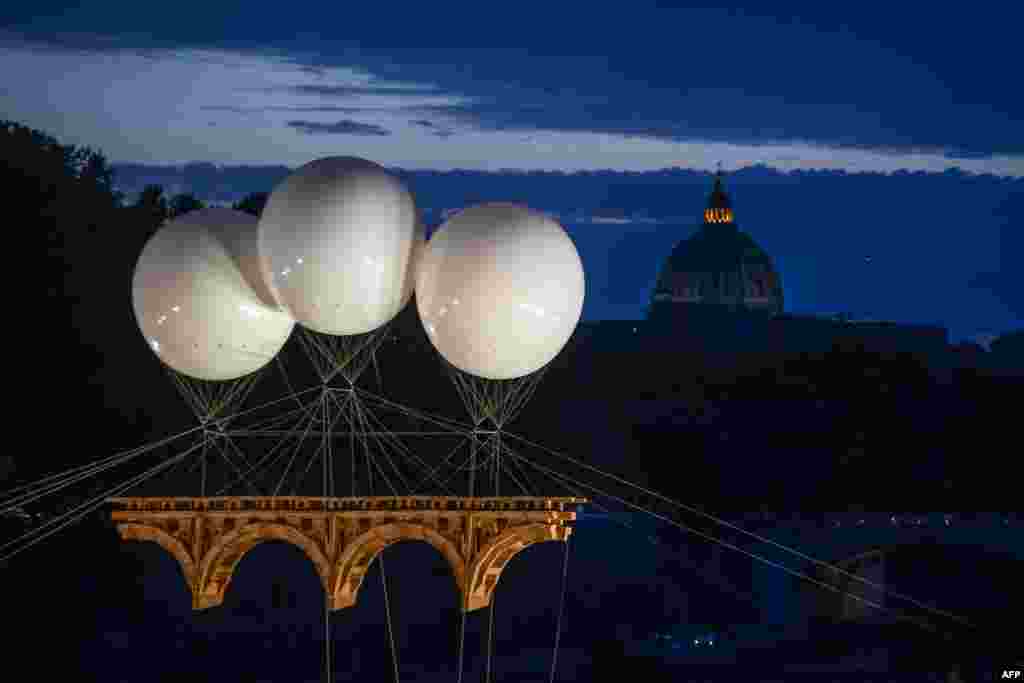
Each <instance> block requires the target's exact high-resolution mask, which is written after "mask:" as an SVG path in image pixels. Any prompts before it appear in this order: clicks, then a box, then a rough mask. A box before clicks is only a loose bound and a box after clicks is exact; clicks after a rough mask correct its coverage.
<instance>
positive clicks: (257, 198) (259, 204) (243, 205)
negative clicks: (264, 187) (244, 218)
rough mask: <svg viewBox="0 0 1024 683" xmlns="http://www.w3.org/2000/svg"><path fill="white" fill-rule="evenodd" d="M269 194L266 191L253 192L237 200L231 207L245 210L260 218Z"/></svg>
mask: <svg viewBox="0 0 1024 683" xmlns="http://www.w3.org/2000/svg"><path fill="white" fill-rule="evenodd" d="M268 196H269V195H268V194H267V193H266V192H252V193H250V194H247V195H245V196H244V197H242V199H240V200H239V201H237V202H235V204H234V205H233V206H232V207H231V208H233V209H234V210H235V211H244V212H245V213H248V214H252V215H253V216H256V217H257V218H258V217H259V216H260V215H261V214H262V213H263V207H264V206H266V205H267V197H268Z"/></svg>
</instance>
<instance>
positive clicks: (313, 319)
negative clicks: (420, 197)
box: [259, 157, 426, 335]
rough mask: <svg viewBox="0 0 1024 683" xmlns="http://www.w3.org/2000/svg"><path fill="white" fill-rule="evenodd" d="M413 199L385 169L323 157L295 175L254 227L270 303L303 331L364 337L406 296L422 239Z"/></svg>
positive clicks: (360, 161)
mask: <svg viewBox="0 0 1024 683" xmlns="http://www.w3.org/2000/svg"><path fill="white" fill-rule="evenodd" d="M417 218H418V214H417V211H416V206H415V202H414V200H413V197H412V194H411V193H410V192H409V191H408V190H407V189H406V188H405V186H404V185H403V184H402V182H401V181H400V180H399V179H398V178H396V177H395V176H393V175H392V174H391V173H389V172H388V171H387V170H386V169H385V168H383V167H382V166H379V165H378V164H375V163H373V162H372V161H367V160H365V159H358V158H354V157H328V158H325V159H318V160H316V161H312V162H310V163H308V164H306V165H305V166H302V167H300V168H298V169H296V170H295V172H293V173H292V174H291V175H290V176H288V177H287V178H286V179H285V180H284V181H283V182H282V183H281V184H280V185H278V186H277V187H276V188H275V189H274V191H273V192H272V193H271V194H270V197H269V199H268V200H267V205H266V207H265V208H264V210H263V215H262V216H261V217H260V222H259V252H260V260H261V264H262V268H263V270H264V275H265V278H266V280H267V282H268V283H269V284H270V288H271V290H272V292H273V295H274V297H275V300H276V301H277V302H278V303H279V304H280V305H281V306H282V307H283V308H284V309H286V310H287V311H289V312H290V313H291V315H292V317H294V318H295V320H296V321H297V322H298V323H299V324H300V325H302V326H304V327H307V328H309V329H311V330H313V331H315V332H322V333H325V334H333V335H356V334H364V333H366V332H370V331H372V330H375V329H377V328H378V327H380V326H381V325H383V324H384V323H386V322H388V321H390V320H391V319H392V318H394V317H395V316H396V315H397V314H398V313H399V311H401V310H402V308H404V307H405V305H406V304H407V303H408V302H409V299H410V298H411V296H412V291H413V285H414V276H415V258H416V254H417V253H418V252H419V250H420V248H421V246H422V243H423V242H424V241H425V239H426V238H425V231H424V227H423V225H422V224H421V223H420V222H419V221H418V220H417Z"/></svg>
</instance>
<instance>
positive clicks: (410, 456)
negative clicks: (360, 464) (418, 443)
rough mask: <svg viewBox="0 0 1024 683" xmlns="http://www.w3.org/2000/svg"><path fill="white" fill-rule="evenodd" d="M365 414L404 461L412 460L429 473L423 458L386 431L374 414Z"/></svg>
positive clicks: (390, 432) (396, 436) (367, 412)
mask: <svg viewBox="0 0 1024 683" xmlns="http://www.w3.org/2000/svg"><path fill="white" fill-rule="evenodd" d="M366 414H367V416H368V417H369V418H370V420H372V422H373V423H374V424H375V425H376V426H377V427H379V429H380V431H381V433H382V434H383V436H384V438H385V439H390V440H391V443H392V446H393V447H394V448H395V450H396V451H397V452H398V454H399V455H401V456H402V457H405V458H406V460H414V461H415V462H416V463H417V464H418V465H420V466H421V467H422V468H423V469H424V470H426V471H428V472H429V470H430V466H429V465H428V464H427V463H426V461H425V460H424V459H423V458H421V457H420V456H418V455H416V453H414V452H413V451H412V449H410V448H409V447H408V446H406V445H405V444H404V443H402V440H401V439H399V438H398V435H397V434H396V433H395V432H392V431H390V430H388V429H387V426H386V425H385V424H384V422H383V421H382V420H381V419H380V418H379V417H377V415H376V414H374V413H373V412H372V411H369V410H368V411H366ZM403 434H408V432H403ZM413 434H415V433H413ZM404 483H405V485H406V487H407V488H409V484H408V482H404ZM409 490H410V491H411V490H412V489H411V488H409Z"/></svg>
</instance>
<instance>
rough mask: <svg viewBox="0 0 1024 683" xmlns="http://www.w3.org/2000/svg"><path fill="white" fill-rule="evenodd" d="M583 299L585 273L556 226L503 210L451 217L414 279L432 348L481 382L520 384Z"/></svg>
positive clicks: (571, 324) (553, 351) (573, 319)
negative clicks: (518, 381)
mask: <svg viewBox="0 0 1024 683" xmlns="http://www.w3.org/2000/svg"><path fill="white" fill-rule="evenodd" d="M583 294H584V280H583V264H582V263H581V261H580V256H579V253H577V251H576V246H575V245H574V244H573V243H572V240H571V239H570V238H569V235H568V234H566V232H565V230H564V229H563V228H562V226H560V225H559V224H558V223H557V222H556V221H554V220H553V219H551V218H549V217H547V216H545V215H544V214H542V213H539V212H537V211H534V210H532V209H529V208H527V207H524V206H517V205H515V204H506V203H491V204H481V205H478V206H474V207H471V208H468V209H465V210H464V211H461V212H460V213H457V214H455V215H454V216H452V217H451V218H449V219H448V221H446V222H445V223H444V225H442V226H441V227H440V228H439V229H438V231H437V232H436V233H434V235H433V236H432V237H431V238H430V241H429V242H428V243H427V246H426V249H425V250H424V254H423V257H422V259H421V262H420V266H419V269H418V272H417V277H416V306H417V309H418V310H419V314H420V319H421V320H422V322H423V326H424V328H426V331H427V335H428V336H429V337H430V340H431V342H433V344H434V346H435V348H437V350H438V351H439V352H440V353H441V355H442V356H444V358H445V359H446V360H447V361H448V362H449V363H451V364H452V365H454V366H455V367H457V368H458V369H460V370H462V371H464V372H468V373H470V374H472V375H476V376H478V377H483V378H485V379H498V380H500V379H513V378H516V377H522V376H524V375H528V374H530V373H532V372H535V371H537V370H539V369H540V368H542V367H544V366H545V365H546V364H547V363H549V362H550V361H551V360H552V359H553V358H554V357H555V356H557V355H558V352H559V351H561V350H562V347H564V346H565V344H566V342H568V341H569V337H570V336H572V332H573V330H574V329H575V328H576V324H577V323H578V322H579V319H580V314H581V313H582V312H583Z"/></svg>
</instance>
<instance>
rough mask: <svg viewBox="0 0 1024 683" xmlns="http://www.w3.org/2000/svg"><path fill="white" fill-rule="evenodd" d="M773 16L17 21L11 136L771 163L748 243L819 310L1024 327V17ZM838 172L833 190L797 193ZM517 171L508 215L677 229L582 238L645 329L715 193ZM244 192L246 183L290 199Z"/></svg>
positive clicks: (547, 159)
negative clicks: (663, 272)
mask: <svg viewBox="0 0 1024 683" xmlns="http://www.w3.org/2000/svg"><path fill="white" fill-rule="evenodd" d="M750 5H751V6H749V7H743V6H736V5H733V6H728V7H726V6H719V7H713V8H694V7H690V8H679V7H675V6H673V7H659V6H658V3H645V2H630V3H628V6H624V5H616V4H610V5H607V6H605V5H599V4H597V5H595V4H593V3H587V4H573V3H551V2H547V3H531V2H517V3H513V4H509V5H507V6H506V7H505V8H504V9H503V10H502V11H501V12H498V11H497V10H496V9H495V8H494V7H491V6H486V5H484V4H481V3H451V2H447V3H408V4H405V3H403V4H401V6H391V5H381V4H374V3H359V4H358V5H353V4H350V3H329V4H324V5H322V6H317V7H315V8H314V7H309V8H307V7H298V6H287V5H282V4H281V3H275V4H273V5H271V4H254V3H252V2H246V3H240V2H216V3H202V2H195V1H194V0H183V1H182V2H177V3H175V4H174V5H173V6H169V7H168V8H167V9H165V10H161V12H160V13H159V14H154V12H153V8H152V6H150V5H146V4H145V3H143V4H139V3H129V2H91V3H77V4H74V3H72V4H69V3H58V2H49V1H47V0H43V1H42V2H33V3H28V4H26V3H14V4H11V3H8V6H7V7H5V8H4V9H3V10H0V72H2V73H3V74H4V78H3V82H2V84H0V118H8V119H13V120H15V121H18V122H21V123H24V124H26V125H29V126H32V127H35V128H39V129H41V130H44V131H45V132H47V133H49V134H51V135H53V136H55V137H57V138H58V139H59V140H60V141H61V142H63V143H71V144H78V145H89V146H92V147H94V148H98V149H100V150H101V151H103V153H104V154H105V155H106V156H107V157H108V158H109V159H110V160H111V161H113V162H115V163H128V162H137V163H143V164H150V165H152V164H180V163H185V162H191V161H206V162H213V163H216V164H229V165H237V164H252V165H277V166H279V167H284V166H287V167H292V168H294V167H296V166H298V165H301V164H304V163H306V162H308V161H311V160H312V159H315V158H319V157H324V156H330V155H336V154H344V155H354V156H362V157H365V158H368V159H372V160H374V161H377V162H379V163H382V164H385V165H388V166H391V167H401V168H404V169H423V170H428V169H429V170H435V171H443V170H450V169H454V168H461V169H471V170H475V171H494V172H497V171H501V170H508V169H520V170H523V169H531V170H538V169H540V170H550V171H563V172H572V171H578V170H594V169H608V170H610V171H613V172H617V173H620V174H626V173H629V172H632V173H635V172H638V171H655V170H658V169H664V168H669V167H673V168H677V169H692V170H697V171H707V170H710V169H713V168H714V167H715V165H716V163H717V162H719V161H721V162H722V164H723V166H724V168H725V169H727V170H736V169H743V168H747V169H749V168H750V167H751V166H754V165H760V166H763V167H767V169H769V170H770V171H776V172H778V173H776V174H774V175H772V174H765V173H761V172H757V173H755V174H754V175H752V176H750V177H749V178H748V180H749V183H747V184H746V185H745V183H746V181H743V180H741V179H739V177H737V181H736V183H737V184H736V185H735V186H734V187H735V188H736V190H737V197H736V199H737V201H738V203H739V204H738V211H739V216H740V222H741V225H742V226H743V227H744V229H746V230H748V231H749V232H750V233H751V234H752V235H753V236H754V237H755V238H756V239H758V240H759V241H761V242H762V244H763V246H764V247H765V248H766V249H768V251H769V252H770V253H771V254H772V255H773V256H774V258H775V259H776V261H777V262H778V264H779V265H780V268H781V270H782V273H783V282H784V284H785V285H786V287H787V302H789V303H790V304H791V308H792V309H793V310H795V311H797V312H834V311H837V310H847V311H852V312H854V313H856V314H860V315H865V316H873V317H884V318H890V319H897V320H905V321H913V322H938V323H941V324H945V325H948V326H949V327H950V329H951V331H952V334H953V337H954V338H960V337H965V336H970V335H974V334H978V333H997V332H1001V331H1004V330H1006V329H1011V328H1014V327H1019V326H1020V324H1021V316H1022V313H1021V311H1022V309H1024V302H1022V300H1021V294H1020V292H1021V291H1024V286H1021V284H1020V279H1019V275H1017V274H1016V273H1015V272H1014V270H1015V267H1014V255H1015V254H1016V253H1019V252H1020V238H1019V235H1020V226H1021V221H1022V217H1024V209H1022V208H1021V207H1022V202H1021V199H1020V197H1021V195H1022V194H1024V192H1022V187H1024V185H1022V182H1024V181H1022V178H1024V91H1022V89H1021V88H1020V87H1019V86H1018V85H1017V84H1018V81H1019V74H1017V73H1016V71H1017V68H1018V67H1017V63H1018V62H1019V55H1018V54H1017V52H1018V51H1019V50H1018V41H1019V36H1018V35H1016V34H1018V33H1019V27H1020V26H1021V19H1024V16H1022V14H1024V10H1021V9H1020V8H1019V5H1018V4H1017V3H1002V2H998V3H996V2H993V3H976V4H973V5H970V6H964V5H942V4H932V5H929V6H928V7H927V9H920V8H919V7H918V6H916V5H912V4H907V5H903V4H898V3H887V4H877V3H857V4H853V5H851V4H849V3H840V4H834V3H821V2H814V3H812V2H801V3H788V4H787V5H785V6H782V5H780V4H778V3H772V4H771V5H765V4H763V3H751V4H750ZM951 169H954V170H951ZM812 170H825V171H829V172H830V174H826V175H823V176H810V175H806V174H803V175H801V174H797V175H791V176H786V175H785V174H787V173H788V174H793V173H794V172H797V171H801V172H807V171H812ZM897 171H909V172H910V173H897ZM741 173H742V172H741ZM496 178H497V181H498V182H501V183H505V187H506V188H507V190H506V191H505V192H504V196H503V197H500V198H505V199H507V198H515V199H516V200H519V201H523V202H525V203H527V204H530V205H535V206H539V208H543V209H545V210H549V211H554V212H557V213H559V215H570V214H573V213H574V212H575V213H579V212H582V213H584V214H587V213H592V212H593V211H594V210H596V209H605V210H610V211H611V212H612V213H613V214H615V212H616V211H621V215H626V216H633V217H635V216H637V215H640V214H645V213H646V214H647V215H649V216H653V217H655V218H657V219H658V221H660V222H659V223H658V224H641V223H636V222H634V223H631V224H629V225H604V226H599V227H598V228H596V229H588V230H584V229H582V228H581V229H578V230H576V231H575V232H574V238H576V239H577V243H578V245H579V247H580V250H581V253H582V254H583V256H584V261H585V263H584V265H585V268H586V269H587V271H588V278H589V279H588V293H587V296H588V300H587V309H586V310H585V317H587V318H591V319H593V318H635V317H640V316H642V315H643V310H642V309H643V305H644V303H645V302H646V300H647V297H648V294H649V289H650V286H651V284H652V283H653V279H654V277H655V275H656V271H657V269H658V267H659V266H660V262H661V261H662V259H663V258H664V256H665V254H666V253H667V251H668V250H669V249H670V248H671V245H672V244H673V243H674V241H676V240H677V239H681V238H682V237H685V236H686V235H687V234H688V231H689V230H690V229H691V228H692V222H693V220H694V219H696V218H697V217H698V216H699V212H700V210H701V207H702V204H703V201H704V195H705V189H704V187H703V185H701V184H698V183H694V182H690V181H692V180H693V179H692V178H691V179H689V180H688V181H687V182H686V183H682V184H678V185H673V184H672V183H673V182H675V179H673V180H672V181H671V182H669V183H668V184H665V179H663V178H662V179H657V178H652V179H651V185H652V187H653V185H657V184H659V183H660V185H659V187H658V188H657V189H656V190H653V189H651V188H646V189H644V188H641V189H637V183H636V182H634V181H636V180H637V178H636V177H632V178H631V177H630V176H628V175H621V176H620V177H619V178H617V179H614V180H613V181H612V182H611V183H610V184H609V183H605V184H603V185H602V184H601V183H598V182H596V181H595V182H594V183H592V186H590V189H588V190H586V191H584V192H583V193H582V195H580V196H574V197H572V198H569V197H568V196H567V195H566V196H564V197H562V198H561V201H560V202H558V203H556V204H552V202H551V201H549V196H548V195H551V194H552V193H551V192H547V191H542V190H540V189H538V188H539V187H540V186H538V185H536V184H534V185H531V186H529V188H527V186H526V185H522V184H519V183H520V179H517V178H515V177H510V176H508V175H504V174H503V175H498V176H496ZM787 178H788V179H787ZM852 178H857V179H858V180H857V181H856V182H851V179H852ZM928 178H934V179H935V182H928V180H927V179H928ZM1011 178H1012V179H1014V180H1012V181H1008V180H1007V179H1011ZM234 180H235V177H234V176H231V175H227V176H225V178H224V179H223V182H224V183H226V185H227V187H226V188H220V190H225V189H226V190H227V191H228V192H229V193H231V192H236V193H237V192H240V191H242V190H245V191H251V190H269V189H271V187H269V186H268V187H252V186H251V183H248V185H249V186H246V187H243V186H242V185H243V184H242V183H237V184H234ZM793 180H796V181H798V182H797V183H796V184H794V183H793V182H792V181H793ZM445 182H446V183H448V184H449V185H451V186H454V185H457V184H458V183H460V182H468V179H467V178H466V177H452V178H449V179H448V180H447V181H445ZM645 182H646V181H645ZM583 184H586V183H583ZM550 185H551V186H552V187H554V183H553V182H552V183H550ZM625 185H629V186H630V187H629V188H625ZM444 186H445V185H444V183H441V184H437V183H435V184H434V185H432V186H431V190H430V191H429V192H419V193H418V194H417V198H418V201H420V202H421V203H422V204H423V205H424V206H427V207H431V208H434V209H436V210H439V211H440V210H444V209H453V208H459V206H461V205H462V204H460V202H461V201H462V199H465V200H479V199H482V198H484V197H482V196H477V195H473V194H472V192H470V191H468V190H467V192H468V193H469V194H470V195H472V196H466V197H464V198H460V199H457V200H455V201H451V200H450V199H448V198H442V197H441V196H440V195H447V194H450V195H451V196H452V197H455V196H456V195H457V194H458V193H447V192H440V194H437V193H435V190H436V189H437V188H442V187H444ZM180 189H182V190H189V189H194V188H191V187H190V186H188V185H187V184H186V186H184V187H182V188H180ZM659 192H660V194H658V196H657V197H655V196H654V195H655V194H657V193H659ZM464 194H465V193H464ZM583 195H586V196H585V197H583ZM204 198H208V197H204ZM489 198H493V199H498V198H499V197H489ZM645 198H646V199H645ZM645 201H649V202H655V201H657V202H658V203H659V204H658V206H656V207H653V206H645V205H644V202H645ZM674 219H678V220H674ZM570 222H571V221H570ZM868 256H870V257H871V259H872V260H871V261H870V262H869V261H867V260H866V257H868ZM869 264H870V266H869Z"/></svg>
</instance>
